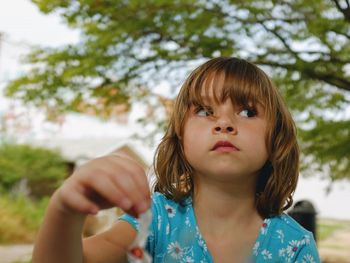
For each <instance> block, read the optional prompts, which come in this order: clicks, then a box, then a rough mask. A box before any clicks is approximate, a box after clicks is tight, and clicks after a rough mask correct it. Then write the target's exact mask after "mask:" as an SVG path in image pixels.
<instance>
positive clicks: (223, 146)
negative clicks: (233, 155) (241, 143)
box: [211, 141, 239, 152]
mask: <svg viewBox="0 0 350 263" xmlns="http://www.w3.org/2000/svg"><path fill="white" fill-rule="evenodd" d="M211 151H217V152H234V151H239V149H238V148H237V147H236V146H235V145H233V144H232V143H230V142H229V141H218V142H217V143H215V145H214V147H213V148H212V149H211Z"/></svg>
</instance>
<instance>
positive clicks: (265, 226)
mask: <svg viewBox="0 0 350 263" xmlns="http://www.w3.org/2000/svg"><path fill="white" fill-rule="evenodd" d="M270 223H271V220H270V219H265V220H264V222H263V224H262V227H261V234H262V235H266V233H267V230H268V228H269V225H270Z"/></svg>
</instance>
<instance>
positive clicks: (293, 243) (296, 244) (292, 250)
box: [286, 240, 300, 258]
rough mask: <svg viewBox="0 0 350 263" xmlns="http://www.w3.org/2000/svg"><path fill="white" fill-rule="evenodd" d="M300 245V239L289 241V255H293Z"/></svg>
mask: <svg viewBox="0 0 350 263" xmlns="http://www.w3.org/2000/svg"><path fill="white" fill-rule="evenodd" d="M299 245H300V241H299V240H292V241H290V242H289V246H288V247H287V250H286V252H287V254H288V257H291V258H292V257H293V256H294V254H295V252H296V251H297V250H298V247H299Z"/></svg>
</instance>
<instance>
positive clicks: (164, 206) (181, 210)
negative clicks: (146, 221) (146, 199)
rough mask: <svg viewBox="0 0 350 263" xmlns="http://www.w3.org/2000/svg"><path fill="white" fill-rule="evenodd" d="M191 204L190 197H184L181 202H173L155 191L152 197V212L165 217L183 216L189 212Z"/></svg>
mask: <svg viewBox="0 0 350 263" xmlns="http://www.w3.org/2000/svg"><path fill="white" fill-rule="evenodd" d="M191 205H192V201H191V197H188V198H185V199H184V200H182V201H181V202H175V201H174V200H172V199H169V198H167V197H166V196H165V195H164V194H162V193H159V192H155V193H154V194H153V197H152V210H153V212H154V213H155V214H157V215H160V216H165V217H167V218H175V217H183V216H185V215H186V214H187V213H188V212H189V209H190V206H191Z"/></svg>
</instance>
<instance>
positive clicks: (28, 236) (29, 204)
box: [0, 194, 48, 244]
mask: <svg viewBox="0 0 350 263" xmlns="http://www.w3.org/2000/svg"><path fill="white" fill-rule="evenodd" d="M47 204H48V199H47V198H44V199H42V200H40V201H38V202H34V201H32V200H30V199H28V198H26V197H24V196H21V195H19V196H15V197H14V196H9V195H4V194H3V195H1V196H0V214H1V217H0V244H13V243H21V244H22V243H26V242H28V243H32V242H33V241H34V238H35V234H36V233H37V231H38V229H39V226H40V224H41V223H42V219H43V218H44V213H45V210H46V207H47Z"/></svg>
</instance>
